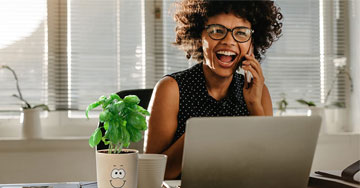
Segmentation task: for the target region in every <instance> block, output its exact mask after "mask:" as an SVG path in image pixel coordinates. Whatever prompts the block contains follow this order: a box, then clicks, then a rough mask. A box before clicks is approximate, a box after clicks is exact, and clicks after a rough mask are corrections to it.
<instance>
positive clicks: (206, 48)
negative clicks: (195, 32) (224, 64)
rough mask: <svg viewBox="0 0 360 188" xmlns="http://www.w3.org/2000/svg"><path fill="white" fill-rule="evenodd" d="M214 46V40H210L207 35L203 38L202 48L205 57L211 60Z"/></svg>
mask: <svg viewBox="0 0 360 188" xmlns="http://www.w3.org/2000/svg"><path fill="white" fill-rule="evenodd" d="M214 46H215V44H214V42H212V41H210V40H209V39H207V38H206V37H203V38H202V49H203V53H204V59H207V60H211V58H212V56H213V55H214V54H213V49H214Z"/></svg>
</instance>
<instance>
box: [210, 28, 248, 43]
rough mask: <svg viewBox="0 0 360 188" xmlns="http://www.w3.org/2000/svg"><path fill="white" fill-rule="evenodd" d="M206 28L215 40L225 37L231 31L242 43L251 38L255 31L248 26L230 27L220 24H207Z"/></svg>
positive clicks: (236, 39) (235, 38)
mask: <svg viewBox="0 0 360 188" xmlns="http://www.w3.org/2000/svg"><path fill="white" fill-rule="evenodd" d="M205 29H206V31H207V33H208V35H209V36H210V38H212V39H214V40H222V39H224V38H225V37H226V35H227V33H228V32H229V31H230V32H231V35H232V37H233V38H234V40H235V41H237V42H240V43H243V42H247V41H248V40H250V38H251V35H252V34H253V33H254V30H252V29H250V28H247V27H235V28H233V29H229V28H226V27H225V26H223V25H220V24H211V25H207V26H205Z"/></svg>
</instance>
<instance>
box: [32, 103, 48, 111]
mask: <svg viewBox="0 0 360 188" xmlns="http://www.w3.org/2000/svg"><path fill="white" fill-rule="evenodd" d="M32 108H42V109H43V110H46V111H50V109H49V107H48V105H46V104H38V105H35V106H33V107H32Z"/></svg>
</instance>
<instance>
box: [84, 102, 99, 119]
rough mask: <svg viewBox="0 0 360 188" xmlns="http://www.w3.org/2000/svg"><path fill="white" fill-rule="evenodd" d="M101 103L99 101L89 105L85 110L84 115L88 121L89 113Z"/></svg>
mask: <svg viewBox="0 0 360 188" xmlns="http://www.w3.org/2000/svg"><path fill="white" fill-rule="evenodd" d="M100 104H101V103H100V102H99V101H97V102H94V103H91V104H89V106H88V107H87V108H86V111H85V115H86V117H87V118H88V119H89V111H90V110H92V109H94V108H96V107H98V106H99V105H100Z"/></svg>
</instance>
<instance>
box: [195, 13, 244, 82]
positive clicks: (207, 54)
mask: <svg viewBox="0 0 360 188" xmlns="http://www.w3.org/2000/svg"><path fill="white" fill-rule="evenodd" d="M211 24H220V25H223V26H225V27H226V28H229V29H233V28H235V27H247V28H251V24H250V22H249V21H247V20H245V19H242V18H240V17H237V16H235V14H233V13H228V14H226V13H221V14H217V15H215V16H212V17H210V18H209V19H208V21H207V22H206V24H205V25H211ZM201 40H202V48H203V52H204V63H205V64H206V65H207V66H205V67H206V68H205V69H207V70H204V72H205V74H206V72H208V73H210V74H212V75H216V76H219V77H232V74H233V73H234V72H235V69H236V68H237V64H238V63H239V60H240V59H241V58H242V57H244V56H245V54H246V53H247V51H248V49H249V47H250V44H251V40H249V41H247V42H244V43H240V42H237V41H235V40H234V38H233V37H232V35H231V32H228V33H227V35H226V37H225V38H224V39H222V40H214V39H212V38H210V36H209V35H208V33H207V31H206V29H204V30H203V32H202V34H201Z"/></svg>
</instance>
